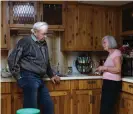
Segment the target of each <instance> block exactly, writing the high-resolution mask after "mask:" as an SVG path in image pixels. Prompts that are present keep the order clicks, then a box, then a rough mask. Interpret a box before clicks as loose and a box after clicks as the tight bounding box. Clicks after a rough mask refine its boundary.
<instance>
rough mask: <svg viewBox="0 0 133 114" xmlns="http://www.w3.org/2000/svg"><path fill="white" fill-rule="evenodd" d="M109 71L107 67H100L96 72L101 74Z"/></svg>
mask: <svg viewBox="0 0 133 114" xmlns="http://www.w3.org/2000/svg"><path fill="white" fill-rule="evenodd" d="M106 70H107V67H105V66H99V67H98V68H97V69H96V71H99V72H104V71H106Z"/></svg>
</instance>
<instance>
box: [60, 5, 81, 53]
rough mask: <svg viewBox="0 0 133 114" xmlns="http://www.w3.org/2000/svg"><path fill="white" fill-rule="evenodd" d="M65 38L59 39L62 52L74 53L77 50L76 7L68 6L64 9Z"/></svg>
mask: <svg viewBox="0 0 133 114" xmlns="http://www.w3.org/2000/svg"><path fill="white" fill-rule="evenodd" d="M65 17H66V19H65V36H64V38H63V39H61V40H62V41H61V45H62V50H63V51H74V50H76V49H77V44H76V41H77V40H78V39H77V38H78V36H79V33H78V6H77V5H68V6H67V8H65Z"/></svg>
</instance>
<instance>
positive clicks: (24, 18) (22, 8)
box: [9, 1, 38, 28]
mask: <svg viewBox="0 0 133 114" xmlns="http://www.w3.org/2000/svg"><path fill="white" fill-rule="evenodd" d="M9 9H10V13H9V14H10V27H12V28H16V27H29V28H30V27H32V26H33V24H34V23H35V22H36V21H37V18H38V14H37V9H38V2H34V1H31V2H29V1H23V2H22V1H15V2H14V1H10V2H9Z"/></svg>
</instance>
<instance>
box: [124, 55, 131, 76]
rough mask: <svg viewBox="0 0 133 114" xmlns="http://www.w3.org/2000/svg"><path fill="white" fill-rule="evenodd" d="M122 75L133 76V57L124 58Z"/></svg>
mask: <svg viewBox="0 0 133 114" xmlns="http://www.w3.org/2000/svg"><path fill="white" fill-rule="evenodd" d="M122 76H123V77H126V76H133V58H123V62H122Z"/></svg>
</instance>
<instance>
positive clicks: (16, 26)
mask: <svg viewBox="0 0 133 114" xmlns="http://www.w3.org/2000/svg"><path fill="white" fill-rule="evenodd" d="M9 26H10V28H27V29H28V28H32V26H33V25H32V24H10V25H9Z"/></svg>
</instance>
